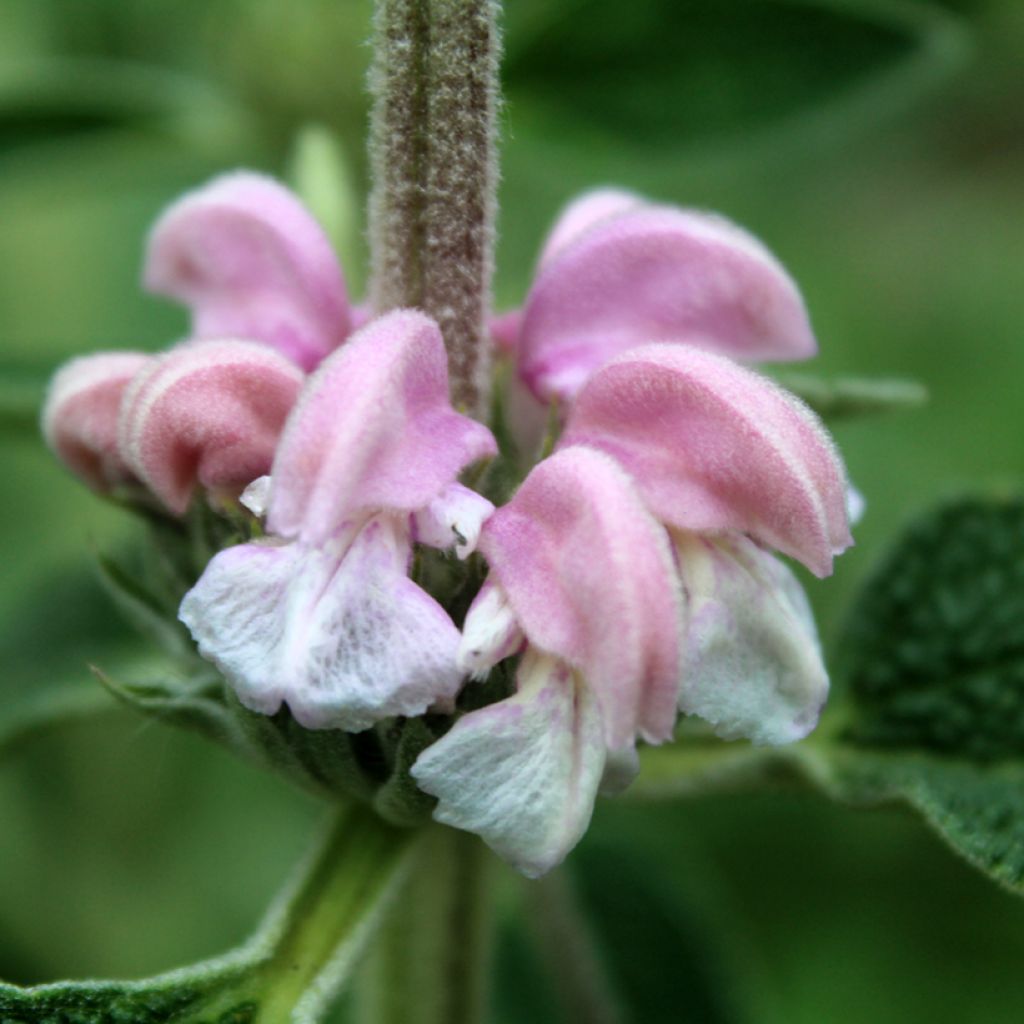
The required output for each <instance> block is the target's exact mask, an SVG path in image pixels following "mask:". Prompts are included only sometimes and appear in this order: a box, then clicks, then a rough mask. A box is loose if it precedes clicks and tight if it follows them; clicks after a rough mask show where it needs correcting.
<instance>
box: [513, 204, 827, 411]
mask: <svg viewBox="0 0 1024 1024" xmlns="http://www.w3.org/2000/svg"><path fill="white" fill-rule="evenodd" d="M592 201H594V202H596V200H592ZM584 212H587V211H586V210H584ZM567 216H568V224H567V228H566V232H567V233H568V232H571V231H573V230H575V228H574V223H573V222H574V221H575V219H576V218H575V216H570V215H567ZM588 216H589V214H588ZM582 219H584V220H586V218H585V217H584V218H582ZM562 236H563V232H562V231H558V232H556V235H555V238H554V240H553V241H554V243H555V244H554V246H552V245H551V243H549V248H550V249H551V254H550V258H548V259H547V260H546V262H544V263H543V265H542V268H541V270H540V273H539V274H538V276H537V279H536V281H535V282H534V285H533V287H532V288H531V290H530V293H529V295H528V297H527V300H526V303H525V305H524V309H523V321H522V325H521V328H520V332H519V344H518V353H519V369H520V373H521V375H522V376H523V379H524V380H525V381H526V382H527V384H528V385H529V386H530V387H531V388H532V390H533V391H534V392H535V394H537V395H538V397H540V398H542V399H545V400H546V399H549V398H552V397H558V398H560V399H562V400H564V401H567V400H570V399H571V398H572V397H573V396H574V395H575V394H576V392H577V391H578V390H579V388H580V387H582V385H583V383H584V381H586V379H587V378H588V377H589V376H590V374H591V373H593V372H594V371H595V370H596V369H597V368H598V367H600V366H602V365H603V364H604V363H606V362H607V361H608V360H609V359H611V358H613V357H614V356H616V355H618V354H619V353H621V352H623V351H625V350H626V349H629V348H632V347H634V346H636V345H642V344H646V343H648V342H685V343H686V344H688V345H698V346H700V347H703V348H708V349H711V350H713V351H716V352H720V353H723V354H726V355H730V356H734V357H737V358H741V359H750V360H770V359H803V358H806V357H807V356H810V355H813V354H814V352H815V351H816V343H815V340H814V335H813V333H812V331H811V327H810V322H809V320H808V317H807V311H806V308H805V306H804V303H803V299H802V298H801V296H800V292H799V290H798V289H797V287H796V285H795V283H794V282H793V280H792V278H791V277H790V276H789V274H787V273H786V271H785V269H784V268H783V267H782V265H781V264H780V263H779V262H778V260H776V259H775V257H774V256H772V254H771V253H770V252H769V251H768V250H767V249H766V248H765V247H764V246H763V245H762V244H761V243H760V242H759V241H758V240H757V239H756V238H754V237H753V236H752V235H750V234H748V233H747V232H746V231H744V230H743V229H741V228H739V227H737V226H736V225H735V224H732V223H730V222H729V221H727V220H725V219H723V218H721V217H716V216H714V215H711V214H705V213H697V212H692V211H683V210H677V209H673V208H671V207H662V206H650V205H643V206H639V207H636V208H635V209H632V210H630V209H626V210H625V212H619V213H617V214H616V213H613V214H612V215H610V216H606V217H604V218H603V219H599V220H598V221H597V222H596V223H591V224H590V226H589V227H587V228H586V229H585V230H583V231H582V232H579V233H578V234H576V237H575V239H573V238H572V237H569V238H568V239H567V240H566V241H564V242H563V241H561V238H562Z"/></svg>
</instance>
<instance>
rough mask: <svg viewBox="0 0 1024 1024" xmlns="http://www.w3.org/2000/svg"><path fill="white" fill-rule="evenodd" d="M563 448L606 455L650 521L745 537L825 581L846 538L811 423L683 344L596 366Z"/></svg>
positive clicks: (822, 446)
mask: <svg viewBox="0 0 1024 1024" xmlns="http://www.w3.org/2000/svg"><path fill="white" fill-rule="evenodd" d="M560 443H561V444H563V445H589V446H592V447H594V448H599V449H601V450H602V451H605V452H608V453H609V454H610V455H613V456H614V457H615V458H616V459H617V460H618V461H619V462H620V463H621V465H622V466H624V467H625V468H626V470H627V471H628V472H629V473H630V475H631V476H632V477H633V478H634V480H635V481H636V484H637V487H639V489H640V491H641V493H642V494H643V496H644V499H645V500H646V502H647V504H648V506H649V507H650V508H651V510H652V511H653V512H654V514H655V516H656V517H657V518H658V519H660V520H661V521H662V522H664V523H666V524H669V525H671V526H676V527H679V528H681V529H685V530H694V531H698V532H722V531H727V530H736V531H739V532H742V533H749V534H752V535H753V536H754V537H756V538H757V539H758V540H759V541H761V542H762V543H763V544H765V545H766V546H768V547H772V548H776V549H778V550H779V551H782V552H784V553H785V554H787V555H791V556H793V557H794V558H798V559H799V560H800V561H801V562H803V563H804V564H805V565H806V566H807V567H808V568H809V569H810V570H811V571H812V572H814V573H816V574H818V575H819V576H827V575H828V574H829V573H830V572H831V570H832V556H833V555H834V554H838V553H839V552H841V551H843V550H845V549H846V548H847V547H849V545H850V544H851V543H852V540H851V538H850V531H849V526H848V523H847V518H846V478H845V473H844V470H843V465H842V462H841V461H840V459H839V455H838V453H837V452H836V450H835V447H834V445H833V444H832V441H831V439H830V438H829V436H828V433H827V432H826V431H825V429H824V427H823V426H822V425H821V422H820V421H819V420H818V418H817V417H816V416H815V415H814V413H812V412H811V411H810V409H808V408H807V407H806V406H805V405H804V404H803V403H802V402H800V401H799V400H797V399H796V398H794V397H793V396H792V395H790V394H788V393H787V392H785V391H783V390H782V389H781V388H779V387H778V386H777V385H775V384H774V383H772V382H771V381H769V380H768V379H767V378H765V377H761V376H760V375H758V374H756V373H754V372H752V371H751V370H748V369H745V368H743V367H741V366H739V365H737V364H736V363H734V362H732V361H731V360H729V359H726V358H724V357H722V356H716V355H712V354H711V353H709V352H702V351H700V350H699V349H696V348H693V347H690V346H684V345H647V346H644V347H642V348H638V349H634V350H632V351H631V352H628V353H626V354H625V355H623V356H620V357H619V358H618V359H616V360H615V361H613V362H612V363H610V364H609V365H608V366H606V367H604V368H603V369H602V370H600V371H598V373H596V374H595V375H594V376H593V377H592V378H591V380H590V381H589V382H588V384H587V386H586V387H585V388H584V389H583V391H582V392H581V393H580V395H579V398H578V399H577V401H576V403H575V404H574V406H573V409H572V412H571V414H570V416H569V421H568V423H567V425H566V429H565V432H564V434H563V435H562V440H561V442H560Z"/></svg>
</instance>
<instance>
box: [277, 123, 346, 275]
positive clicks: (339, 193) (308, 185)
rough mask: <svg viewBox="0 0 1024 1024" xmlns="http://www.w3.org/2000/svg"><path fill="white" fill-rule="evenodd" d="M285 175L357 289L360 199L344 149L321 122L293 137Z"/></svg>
mask: <svg viewBox="0 0 1024 1024" xmlns="http://www.w3.org/2000/svg"><path fill="white" fill-rule="evenodd" d="M287 179H288V181H289V183H290V184H291V187H292V188H293V189H294V190H295V192H296V194H297V195H298V196H299V198H300V199H301V200H302V201H303V202H304V203H305V204H306V206H307V207H308V208H309V210H310V212H311V213H312V214H313V216H314V217H315V218H316V220H317V223H318V224H319V225H320V226H321V227H322V228H323V229H324V231H325V233H326V234H327V237H328V238H329V239H330V240H331V243H332V244H333V245H334V251H335V252H336V253H337V254H338V258H339V259H340V261H341V264H342V266H343V267H344V268H345V280H346V283H347V285H348V287H349V288H350V289H351V290H352V291H354V292H356V293H358V292H359V290H360V286H361V282H362V280H363V277H364V275H363V274H361V273H360V270H361V266H362V263H363V258H364V253H363V249H362V246H361V244H360V243H361V240H362V225H363V200H362V196H361V195H360V194H359V193H358V191H357V189H356V187H355V182H354V181H353V175H352V170H351V168H350V166H349V161H348V160H347V158H346V154H345V150H344V148H343V147H342V145H341V143H340V142H339V141H338V139H337V138H336V137H335V136H334V135H333V134H332V133H331V131H330V130H329V129H327V128H325V127H324V126H323V125H307V126H306V127H305V128H303V129H302V130H301V131H300V132H299V134H298V135H297V136H296V138H295V143H294V146H293V148H292V153H291V159H290V160H289V167H288V174H287Z"/></svg>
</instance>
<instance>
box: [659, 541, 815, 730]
mask: <svg viewBox="0 0 1024 1024" xmlns="http://www.w3.org/2000/svg"><path fill="white" fill-rule="evenodd" d="M675 543H676V551H677V553H678V559H679V572H680V576H681V579H682V581H683V589H684V592H685V594H686V599H687V600H686V620H685V621H686V626H685V633H684V646H683V671H682V677H681V684H680V689H679V707H680V710H681V711H683V712H685V713H686V714H691V715H699V716H700V717H701V718H704V719H706V720H707V721H709V722H710V723H711V724H712V725H714V727H715V731H716V732H717V733H718V735H720V736H722V737H724V738H725V739H737V738H738V737H741V736H745V737H747V738H749V739H751V740H753V741H754V743H759V744H770V745H778V744H782V743H791V742H793V741H794V740H799V739H802V738H803V737H804V736H806V735H807V734H808V733H809V732H810V731H811V730H812V729H813V728H814V726H815V725H816V724H817V722H818V715H819V713H820V711H821V708H822V705H823V704H824V703H825V698H826V696H827V695H828V674H827V673H826V671H825V666H824V664H823V663H822V660H821V648H820V646H819V644H818V636H817V632H816V630H815V626H814V620H813V618H812V616H811V612H810V609H809V607H808V605H807V598H806V597H805V595H804V592H803V589H802V588H801V586H800V584H799V583H798V582H797V581H796V578H795V577H794V576H793V574H792V573H791V572H790V571H789V569H787V568H786V566H784V565H783V564H782V562H780V561H779V560H778V559H777V558H775V557H773V556H772V555H770V554H769V553H768V552H766V551H763V550H762V549H761V548H759V547H758V546H757V545H756V544H755V543H754V542H753V541H750V540H748V539H747V538H745V537H742V536H739V535H734V536H730V537H727V538H722V539H720V540H718V541H712V540H709V539H707V538H702V537H699V536H697V535H695V534H683V533H679V534H677V535H676V542H675Z"/></svg>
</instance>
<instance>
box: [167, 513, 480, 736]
mask: <svg viewBox="0 0 1024 1024" xmlns="http://www.w3.org/2000/svg"><path fill="white" fill-rule="evenodd" d="M353 531H355V532H354V535H353ZM411 550H412V541H411V539H410V537H409V533H408V525H407V517H404V516H387V515H380V516H375V517H373V518H372V519H370V520H369V521H368V522H366V523H365V524H362V525H354V526H353V527H351V528H350V529H349V531H348V532H347V534H346V535H344V536H339V538H338V539H337V540H336V541H334V542H332V543H329V544H327V545H325V546H324V547H320V548H317V547H310V546H308V545H306V544H303V543H302V542H296V543H286V544H274V543H266V542H263V543H259V542H258V543H253V544H243V545H240V546H238V547H233V548H228V549H227V550H225V551H222V552H220V554H218V555H216V556H215V557H214V558H213V559H212V560H211V561H210V563H209V565H208V566H207V567H206V571H205V572H204V573H203V575H202V577H200V579H199V582H198V583H197V584H196V585H195V587H193V589H192V590H191V591H189V593H188V594H186V595H185V599H184V601H183V602H182V605H181V611H180V617H181V619H182V621H183V622H184V623H185V624H186V625H187V626H188V628H189V629H190V630H191V632H192V635H193V636H194V637H195V639H196V641H197V643H198V645H199V651H200V653H201V654H202V655H203V657H205V658H208V659H209V660H210V661H212V662H213V663H214V664H215V665H216V666H217V668H218V669H220V671H221V672H222V673H223V674H224V677H225V678H226V679H227V680H228V682H229V683H230V684H231V686H232V688H233V689H234V690H235V692H236V693H237V695H238V699H239V700H240V701H241V702H242V703H243V704H244V705H245V706H246V707H248V708H250V709H252V710H253V711H258V712H261V713H263V714H273V713H274V712H276V711H277V710H278V709H279V708H280V706H281V704H282V703H286V704H287V705H288V707H289V708H290V709H291V712H292V715H293V716H294V717H295V719H296V721H298V722H299V724H300V725H303V726H305V727H306V728H307V729H345V730H347V731H349V732H358V731H360V730H363V729H366V728H369V727H370V726H371V725H373V723H374V722H377V721H379V720H380V719H382V718H388V717H391V716H393V715H409V716H412V715H420V714H423V712H424V711H426V710H427V708H428V707H430V706H431V705H432V704H434V703H435V702H437V701H441V702H446V701H450V700H452V699H453V698H454V696H455V694H456V692H457V691H458V688H459V686H460V684H461V682H462V674H461V673H460V672H459V671H458V669H457V668H456V667H455V652H456V648H457V647H458V643H459V632H458V630H457V629H456V628H455V625H454V624H453V623H452V621H451V619H450V618H449V617H448V615H447V613H446V612H445V611H444V609H443V608H442V607H441V606H440V605H439V604H438V603H437V602H436V601H435V600H434V599H433V598H432V597H431V596H430V595H429V594H427V593H426V592H425V591H423V590H421V589H420V588H419V587H418V586H416V584H415V583H413V582H412V580H410V579H409V578H408V577H407V575H406V572H407V568H408V561H409V556H410V553H411Z"/></svg>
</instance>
